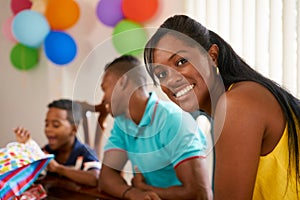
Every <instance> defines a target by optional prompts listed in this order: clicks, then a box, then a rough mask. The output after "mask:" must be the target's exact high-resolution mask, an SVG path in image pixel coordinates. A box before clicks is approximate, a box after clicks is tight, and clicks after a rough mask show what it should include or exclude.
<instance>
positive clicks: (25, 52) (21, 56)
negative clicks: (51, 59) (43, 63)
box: [10, 43, 39, 70]
mask: <svg viewBox="0 0 300 200" xmlns="http://www.w3.org/2000/svg"><path fill="white" fill-rule="evenodd" d="M38 60H39V52H38V49H34V48H30V47H27V46H25V45H23V44H20V43H19V44H16V45H15V46H14V47H13V48H12V50H11V52H10V61H11V63H12V64H13V66H14V67H15V68H16V69H18V70H29V69H32V68H34V67H35V66H36V64H37V63H38Z"/></svg>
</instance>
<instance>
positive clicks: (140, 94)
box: [99, 71, 212, 199]
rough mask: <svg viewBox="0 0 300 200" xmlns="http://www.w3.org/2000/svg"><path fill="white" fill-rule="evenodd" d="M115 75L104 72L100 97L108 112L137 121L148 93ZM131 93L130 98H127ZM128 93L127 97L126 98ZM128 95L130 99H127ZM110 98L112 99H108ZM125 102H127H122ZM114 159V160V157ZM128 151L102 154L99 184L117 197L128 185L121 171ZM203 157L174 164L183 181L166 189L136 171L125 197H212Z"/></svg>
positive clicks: (144, 105) (140, 117)
mask: <svg viewBox="0 0 300 200" xmlns="http://www.w3.org/2000/svg"><path fill="white" fill-rule="evenodd" d="M117 80H118V77H114V74H112V73H110V72H109V71H108V72H106V74H105V75H104V78H103V82H102V85H101V86H102V89H103V91H104V93H105V94H104V97H103V100H104V102H106V103H107V104H108V105H110V106H109V109H108V111H109V112H110V113H111V114H112V115H113V116H117V115H118V114H122V113H126V115H127V116H128V117H131V118H132V120H133V121H134V122H135V123H136V124H138V123H139V122H140V121H141V119H142V117H143V113H144V111H145V109H146V105H147V101H148V98H149V96H148V93H147V92H146V91H145V89H144V88H143V87H140V88H138V89H137V90H135V91H132V88H134V85H133V83H132V81H130V80H129V79H128V78H126V75H125V76H122V77H121V78H120V80H119V81H118V83H119V84H115V83H116V82H117ZM114 87H119V88H121V90H119V89H116V88H114ZM114 90H115V92H116V94H118V95H117V97H116V98H119V99H121V100H122V102H129V107H128V106H127V107H124V106H123V105H122V106H120V105H119V104H118V103H116V104H113V103H112V102H118V101H116V100H117V99H114V98H113V97H114V94H113V93H114V92H113V91H114ZM128 94H131V95H130V97H128V96H129V95H128ZM126 96H127V97H126ZM128 98H129V99H128ZM111 99H113V100H111ZM125 105H126V104H125ZM113 158H114V159H113ZM127 160H128V158H127V154H126V152H123V151H118V150H115V151H113V150H111V151H107V152H105V154H104V160H103V167H102V170H101V173H100V178H99V180H101V181H100V182H99V183H100V187H101V189H103V190H105V191H106V192H108V193H110V194H112V195H114V196H116V197H122V194H123V192H124V191H125V190H126V189H127V188H128V187H129V186H128V185H127V183H126V182H125V180H124V179H123V177H122V176H121V175H120V171H121V170H122V169H123V167H124V165H125V163H126V162H127ZM204 162H205V160H203V159H200V158H194V159H190V160H187V161H185V162H183V163H181V164H180V165H179V166H178V167H176V169H175V170H176V175H177V177H178V179H179V180H180V181H181V182H182V185H180V186H172V187H168V188H158V187H152V186H150V185H147V183H145V181H144V179H143V176H142V174H137V175H136V176H135V177H134V178H133V180H132V186H133V188H132V189H130V190H129V191H128V192H126V195H125V198H126V199H212V193H211V189H210V186H209V183H208V182H209V180H208V176H207V175H206V169H205V166H206V165H205V163H204Z"/></svg>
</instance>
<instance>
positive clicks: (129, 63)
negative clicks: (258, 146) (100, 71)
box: [104, 55, 148, 86]
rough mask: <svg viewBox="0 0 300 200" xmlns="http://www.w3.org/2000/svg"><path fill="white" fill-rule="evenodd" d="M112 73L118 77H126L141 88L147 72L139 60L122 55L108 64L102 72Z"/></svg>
mask: <svg viewBox="0 0 300 200" xmlns="http://www.w3.org/2000/svg"><path fill="white" fill-rule="evenodd" d="M108 70H110V71H112V72H113V73H114V74H117V75H118V76H120V77H121V76H123V75H124V74H126V75H128V76H129V78H130V79H131V80H133V81H134V82H135V83H136V84H137V85H139V86H143V85H145V83H146V80H147V76H148V74H147V72H146V70H145V67H144V66H142V64H141V62H140V60H139V59H138V58H136V57H134V56H131V55H122V56H120V57H118V58H116V59H114V60H113V61H112V62H110V63H108V64H107V65H106V66H105V68H104V71H108Z"/></svg>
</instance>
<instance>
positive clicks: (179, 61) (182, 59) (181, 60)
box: [176, 58, 187, 66]
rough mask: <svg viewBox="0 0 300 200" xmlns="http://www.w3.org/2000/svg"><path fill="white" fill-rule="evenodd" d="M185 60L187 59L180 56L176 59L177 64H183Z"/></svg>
mask: <svg viewBox="0 0 300 200" xmlns="http://www.w3.org/2000/svg"><path fill="white" fill-rule="evenodd" d="M186 62H187V59H185V58H181V59H179V60H178V61H177V63H176V64H177V66H180V65H183V64H184V63H186Z"/></svg>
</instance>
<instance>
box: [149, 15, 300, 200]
mask: <svg viewBox="0 0 300 200" xmlns="http://www.w3.org/2000/svg"><path fill="white" fill-rule="evenodd" d="M144 55H145V63H146V68H147V70H148V72H149V74H150V76H151V77H152V79H153V81H154V83H156V84H157V83H159V84H160V86H161V88H162V90H163V91H164V92H165V93H166V94H167V96H168V97H169V98H170V99H171V100H172V101H174V102H175V103H176V104H178V105H179V106H180V107H182V108H183V109H184V110H186V111H189V112H194V111H197V110H201V111H204V112H206V113H207V114H208V115H209V116H211V117H212V118H213V122H214V124H213V125H214V129H213V130H214V142H215V155H216V156H215V169H214V192H215V194H214V199H217V200H218V199H222V200H224V199H225V200H226V199H284V198H286V199H296V198H298V197H299V195H298V192H299V187H300V184H299V183H300V179H299V175H300V168H299V150H300V149H299V144H300V143H299V139H298V138H299V132H300V128H299V124H300V101H299V99H297V98H295V97H294V96H292V95H291V94H290V93H289V92H288V91H286V90H285V89H283V88H282V87H280V86H279V85H278V84H276V83H275V82H273V81H272V80H270V79H268V78H266V77H264V76H262V75H261V74H259V73H258V72H256V71H255V70H253V69H252V68H251V67H250V66H249V65H248V64H247V63H245V61H244V60H243V59H242V58H241V57H240V56H239V55H237V54H236V53H235V51H234V50H233V49H232V48H231V46H230V45H229V44H228V43H227V42H225V41H224V40H223V39H222V38H221V37H220V36H219V35H217V34H216V33H215V32H213V31H211V30H208V29H207V28H205V27H204V26H202V25H201V24H200V23H198V22H197V21H195V20H193V19H191V18H189V17H188V16H185V15H175V16H174V17H170V18H168V19H167V20H166V21H165V22H164V23H163V24H162V25H161V26H160V28H159V29H158V30H157V31H156V33H154V35H153V36H152V37H151V38H150V40H149V41H148V43H147V45H146V48H145V53H144ZM278 163H280V164H278ZM267 171H268V172H270V173H266V172H267ZM273 172H276V173H273ZM265 183H268V184H267V185H266V184H265ZM271 183H272V184H271Z"/></svg>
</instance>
